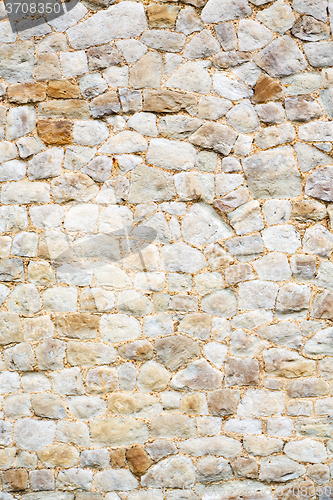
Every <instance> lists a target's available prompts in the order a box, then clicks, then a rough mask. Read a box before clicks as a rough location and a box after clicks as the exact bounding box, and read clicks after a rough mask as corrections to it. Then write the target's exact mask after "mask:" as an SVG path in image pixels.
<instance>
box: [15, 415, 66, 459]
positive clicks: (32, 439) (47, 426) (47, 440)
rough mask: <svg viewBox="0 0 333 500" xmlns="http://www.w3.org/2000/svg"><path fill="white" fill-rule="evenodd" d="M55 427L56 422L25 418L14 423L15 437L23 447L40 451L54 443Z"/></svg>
mask: <svg viewBox="0 0 333 500" xmlns="http://www.w3.org/2000/svg"><path fill="white" fill-rule="evenodd" d="M55 429H56V424H55V423H54V422H50V421H40V420H33V419H30V418H24V419H20V420H17V421H16V423H15V425H14V439H15V442H16V445H17V446H19V447H20V448H21V449H23V450H30V451H38V450H39V449H41V448H43V447H44V446H48V445H51V444H52V443H53V440H54V436H55Z"/></svg>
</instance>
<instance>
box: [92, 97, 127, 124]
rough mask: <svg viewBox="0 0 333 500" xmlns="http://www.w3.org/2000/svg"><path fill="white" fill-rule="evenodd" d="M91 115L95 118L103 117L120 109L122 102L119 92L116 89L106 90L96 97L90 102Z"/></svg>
mask: <svg viewBox="0 0 333 500" xmlns="http://www.w3.org/2000/svg"><path fill="white" fill-rule="evenodd" d="M90 109H91V115H92V116H93V118H102V117H103V116H107V115H112V114H114V113H118V112H119V111H120V102H119V98H118V96H117V93H116V92H114V91H109V92H105V93H104V94H102V95H100V96H98V97H95V99H93V100H92V101H91V103H90Z"/></svg>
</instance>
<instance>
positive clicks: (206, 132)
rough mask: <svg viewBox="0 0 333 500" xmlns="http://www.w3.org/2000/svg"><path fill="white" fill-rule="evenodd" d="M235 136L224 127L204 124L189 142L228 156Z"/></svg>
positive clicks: (234, 133)
mask: <svg viewBox="0 0 333 500" xmlns="http://www.w3.org/2000/svg"><path fill="white" fill-rule="evenodd" d="M236 137H237V134H236V132H234V131H233V130H232V129H231V128H229V127H227V126H226V125H220V124H213V123H211V124H205V125H202V127H200V128H199V130H198V131H197V132H195V133H194V134H193V135H191V137H190V142H192V144H195V145H196V146H200V147H202V148H205V149H213V150H214V151H217V152H219V153H222V154H224V155H228V154H229V153H230V151H231V148H232V146H233V144H234V142H235V140H236Z"/></svg>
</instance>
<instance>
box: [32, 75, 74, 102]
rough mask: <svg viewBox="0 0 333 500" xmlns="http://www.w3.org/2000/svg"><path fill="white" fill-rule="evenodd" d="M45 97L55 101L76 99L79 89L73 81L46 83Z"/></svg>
mask: <svg viewBox="0 0 333 500" xmlns="http://www.w3.org/2000/svg"><path fill="white" fill-rule="evenodd" d="M39 85H41V84H39ZM47 95H48V96H49V97H53V98H56V99H77V98H78V97H80V87H79V86H78V84H77V83H76V82H75V80H73V79H67V80H65V79H64V80H55V81H51V82H49V83H48V85H47Z"/></svg>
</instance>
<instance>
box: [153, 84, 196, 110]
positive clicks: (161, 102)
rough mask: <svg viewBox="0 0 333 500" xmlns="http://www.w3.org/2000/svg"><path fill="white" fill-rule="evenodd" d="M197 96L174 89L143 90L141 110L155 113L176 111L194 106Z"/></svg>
mask: <svg viewBox="0 0 333 500" xmlns="http://www.w3.org/2000/svg"><path fill="white" fill-rule="evenodd" d="M196 105H197V98H196V97H195V96H194V95H191V94H185V93H183V92H177V91H175V90H149V89H147V90H144V91H143V111H152V112H155V113H178V112H179V111H181V110H183V109H185V110H186V109H189V108H191V107H196Z"/></svg>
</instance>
